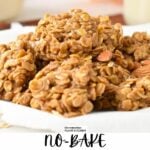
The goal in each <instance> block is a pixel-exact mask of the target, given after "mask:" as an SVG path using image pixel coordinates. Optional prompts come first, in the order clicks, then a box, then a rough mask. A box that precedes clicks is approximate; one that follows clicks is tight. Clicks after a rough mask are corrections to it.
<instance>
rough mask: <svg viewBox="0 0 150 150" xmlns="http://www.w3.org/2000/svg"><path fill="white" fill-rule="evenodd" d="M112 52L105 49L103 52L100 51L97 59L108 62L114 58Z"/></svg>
mask: <svg viewBox="0 0 150 150" xmlns="http://www.w3.org/2000/svg"><path fill="white" fill-rule="evenodd" d="M112 56H113V54H112V52H111V51H108V50H106V51H103V52H102V53H100V54H99V55H98V57H97V60H98V61H102V62H107V61H110V60H111V59H112Z"/></svg>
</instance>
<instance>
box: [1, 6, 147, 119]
mask: <svg viewBox="0 0 150 150" xmlns="http://www.w3.org/2000/svg"><path fill="white" fill-rule="evenodd" d="M0 99H2V100H7V101H11V102H13V103H17V104H21V105H25V106H28V107H31V108H36V109H39V110H43V111H47V112H51V113H55V114H56V113H58V114H61V115H63V116H64V117H74V116H79V115H85V114H87V113H91V112H95V111H112V110H113V111H114V110H116V111H132V110H137V109H141V108H145V107H149V106H150V36H149V35H148V34H147V33H145V32H135V33H133V35H131V36H124V35H123V29H122V26H121V25H120V24H118V23H117V24H112V23H111V21H110V19H109V17H108V16H97V17H93V16H91V15H90V14H88V13H87V12H85V11H83V10H80V9H73V10H70V11H69V12H66V13H61V14H59V15H50V14H46V15H45V16H44V17H43V18H42V19H41V20H40V21H39V23H38V25H37V27H36V29H35V31H34V32H32V33H26V34H22V35H19V36H18V37H17V39H16V40H15V41H12V42H10V43H8V44H1V45H0Z"/></svg>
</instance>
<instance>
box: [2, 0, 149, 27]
mask: <svg viewBox="0 0 150 150" xmlns="http://www.w3.org/2000/svg"><path fill="white" fill-rule="evenodd" d="M149 6H150V0H0V28H1V29H2V28H4V26H5V28H8V27H9V23H11V22H17V21H19V22H21V23H22V24H23V25H35V24H36V23H37V21H38V20H39V19H40V18H41V17H42V16H43V15H44V14H45V13H51V14H57V13H60V12H64V11H68V10H69V9H72V8H81V9H84V10H85V11H88V12H89V13H90V14H91V15H109V16H110V18H111V19H112V22H113V23H115V22H120V23H122V24H139V23H147V22H149V21H150V12H149V11H150V10H149Z"/></svg>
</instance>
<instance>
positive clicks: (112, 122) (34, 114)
mask: <svg viewBox="0 0 150 150" xmlns="http://www.w3.org/2000/svg"><path fill="white" fill-rule="evenodd" d="M30 31H34V27H22V26H20V25H18V24H14V25H13V28H12V29H11V30H5V31H1V32H0V43H5V42H9V41H12V40H15V38H16V36H17V35H18V34H21V33H26V32H30ZM135 31H144V32H149V33H150V24H146V25H138V26H127V27H124V35H131V34H132V33H133V32H135ZM0 112H1V113H2V114H3V115H2V119H3V120H4V121H6V122H8V123H10V124H11V125H16V126H22V127H28V128H32V129H40V130H51V131H57V132H58V131H64V128H65V127H72V126H73V127H82V128H84V129H86V130H87V131H95V132H98V131H103V132H150V119H149V118H150V108H146V109H142V110H138V111H134V112H118V111H117V112H115V111H114V112H112V111H109V112H97V113H91V114H88V115H85V116H80V117H75V118H70V119H67V118H63V117H59V116H56V115H53V114H51V113H46V112H42V111H39V110H35V109H32V108H28V107H25V106H21V105H16V104H13V103H10V102H4V101H0Z"/></svg>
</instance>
